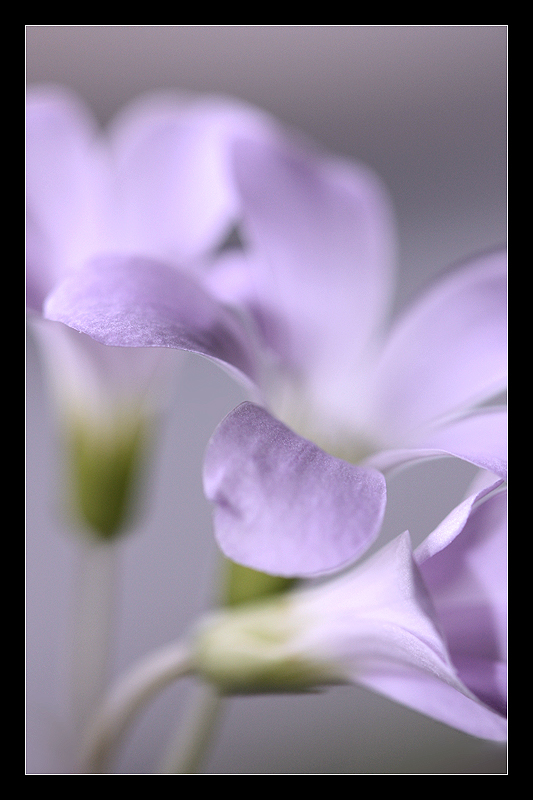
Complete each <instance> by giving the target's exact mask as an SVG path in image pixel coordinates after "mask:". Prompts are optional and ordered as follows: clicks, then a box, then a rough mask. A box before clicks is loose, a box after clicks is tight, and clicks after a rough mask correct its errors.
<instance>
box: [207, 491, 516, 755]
mask: <svg viewBox="0 0 533 800" xmlns="http://www.w3.org/2000/svg"><path fill="white" fill-rule="evenodd" d="M498 484H501V481H499V482H498V483H496V484H493V485H491V486H490V487H488V488H485V489H484V490H482V491H480V492H476V493H475V494H473V495H472V496H470V497H469V498H468V499H467V500H465V501H464V502H463V503H462V504H460V505H459V506H458V507H457V508H455V509H454V510H453V511H452V513H451V514H450V515H449V516H448V517H447V518H446V519H445V520H444V521H443V522H442V523H441V524H440V525H439V526H438V528H437V529H436V530H435V531H433V533H431V534H430V536H429V537H428V538H427V539H426V540H425V541H424V542H423V543H422V544H421V545H420V547H418V548H417V549H416V550H415V551H414V552H413V551H412V548H411V544H410V538H409V534H408V533H404V534H403V535H401V536H399V537H398V538H396V539H395V540H393V541H392V542H391V543H389V544H388V545H386V546H385V547H383V548H382V549H381V550H380V551H378V552H377V553H376V554H375V555H374V556H372V557H370V558H369V559H368V560H367V561H366V562H363V563H361V564H359V565H357V566H356V567H352V568H351V569H350V571H348V572H345V573H344V574H342V575H337V576H335V577H332V578H328V579H327V580H326V581H325V582H322V583H320V584H315V585H308V586H305V587H303V588H299V589H297V590H291V591H289V592H287V593H286V594H284V595H280V596H278V597H276V598H273V599H271V600H269V601H268V602H256V603H251V604H249V605H245V606H242V607H240V608H237V609H234V610H229V611H221V612H218V613H217V614H215V615H213V616H212V617H211V618H209V619H207V620H205V621H204V622H203V624H202V626H201V627H200V628H199V631H198V634H197V637H196V639H195V642H194V647H193V652H194V654H195V655H194V657H193V670H196V671H197V672H199V673H200V674H201V675H203V676H204V677H205V678H206V679H207V680H209V681H211V682H213V683H214V684H215V685H217V686H218V687H219V689H220V690H221V691H222V692H223V693H227V694H235V693H237V694H246V693H254V692H263V693H264V692H279V691H305V690H306V689H307V690H309V689H316V688H319V687H324V686H327V685H331V684H340V683H357V684H360V685H362V686H364V687H366V688H368V689H371V690H373V691H375V692H378V693H380V694H383V695H385V696H386V697H389V698H391V699H393V700H395V701H397V702H399V703H402V704H403V705H406V706H409V707H410V708H413V709H415V710H417V711H419V712H421V713H423V714H426V715H427V716H430V717H433V718H434V719H436V720H439V721H441V722H444V723H446V724H447V725H450V726H452V727H455V728H458V729H460V730H462V731H465V732H466V733H469V734H471V735H473V736H478V737H481V738H486V739H492V740H496V741H503V740H504V739H505V738H506V728H507V725H506V615H507V600H506V548H507V525H506V508H507V505H506V492H505V491H499V490H498ZM273 502H274V503H275V502H276V499H275V498H274V499H273ZM316 513H317V516H320V513H321V512H320V509H319V510H317V512H316ZM327 521H328V511H327V509H325V516H324V519H323V522H324V524H325V525H326V524H327ZM301 522H302V525H305V524H306V519H305V518H304V517H302V520H301ZM349 526H350V520H349V519H347V520H346V527H349Z"/></svg>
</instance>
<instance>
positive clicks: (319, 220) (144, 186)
mask: <svg viewBox="0 0 533 800" xmlns="http://www.w3.org/2000/svg"><path fill="white" fill-rule="evenodd" d="M199 109H200V110H198V108H197V107H196V106H194V105H193V110H192V111H190V110H189V112H188V113H189V117H187V120H188V122H187V125H185V130H186V133H187V135H184V136H182V138H181V139H180V136H179V135H177V136H176V132H175V129H176V124H175V123H174V127H173V128H172V130H173V131H174V135H173V136H171V137H170V138H169V137H168V135H167V127H165V125H166V122H167V120H166V118H165V115H163V120H164V122H165V125H162V123H161V115H160V114H159V115H158V113H155V112H154V111H153V109H150V108H149V109H148V110H146V109H145V111H144V112H143V114H141V118H140V119H141V121H140V123H139V122H136V123H135V124H133V125H132V124H131V119H130V120H127V121H126V123H123V124H122V127H119V131H121V133H120V135H118V136H117V135H115V137H114V138H112V140H111V141H112V142H113V147H112V148H111V155H112V156H113V159H114V160H113V163H112V166H113V170H111V183H110V182H109V180H110V179H109V176H108V179H107V182H105V181H104V182H103V184H102V182H101V181H100V182H99V183H98V185H97V187H96V189H94V188H93V182H94V181H93V180H92V177H91V176H90V177H91V180H89V187H90V188H91V191H89V192H87V193H85V190H84V189H83V188H80V185H78V184H81V187H83V184H84V181H85V179H86V178H87V176H88V174H89V173H90V170H89V169H88V167H87V164H86V160H87V158H88V157H87V154H86V151H87V149H88V148H89V151H90V153H91V154H92V152H93V150H94V137H88V136H87V133H86V132H85V133H84V135H83V136H81V137H80V135H79V132H78V129H79V122H76V125H74V123H73V116H72V114H71V113H67V114H64V113H63V116H62V117H61V119H62V125H63V128H64V129H65V130H66V131H67V133H68V136H70V137H72V138H73V139H74V140H75V142H76V147H77V150H76V152H75V155H76V158H72V159H71V161H70V162H69V165H70V167H71V169H70V171H69V172H68V181H71V182H72V183H73V184H75V186H76V190H75V191H74V197H76V196H77V195H76V192H80V193H81V194H82V195H83V201H84V205H83V208H84V209H86V208H94V207H96V209H97V211H98V214H97V216H98V220H99V224H100V225H101V226H102V225H103V227H104V229H105V235H104V236H103V237H101V238H98V236H96V235H94V234H93V230H92V228H94V225H93V226H92V227H91V226H89V227H90V228H91V230H90V232H89V233H88V234H87V233H86V231H85V227H87V222H86V216H83V217H82V218H83V220H84V226H85V227H84V229H83V230H82V232H81V234H79V231H77V229H76V221H77V220H78V218H79V215H76V214H72V219H71V218H70V216H69V215H68V214H67V216H66V218H65V220H62V218H61V216H59V217H58V215H57V214H53V215H51V216H53V223H54V224H53V225H52V226H51V227H52V228H53V229H54V234H55V236H56V238H57V239H58V240H61V234H62V233H65V232H66V233H68V235H69V237H70V238H68V241H72V242H74V250H75V251H76V259H75V265H74V268H71V261H70V260H68V259H67V261H66V262H65V261H64V259H63V261H62V262H61V266H58V267H55V271H54V279H53V280H51V279H50V280H49V281H48V283H47V285H46V287H45V288H44V289H43V288H42V287H40V286H36V291H37V290H40V297H41V298H42V299H43V303H44V304H43V309H44V316H45V317H46V318H47V319H48V320H54V321H56V322H57V321H59V322H62V323H64V324H65V326H68V327H70V328H72V329H74V330H75V331H81V332H83V333H84V334H86V335H87V336H89V337H91V338H92V339H94V340H96V342H100V343H102V344H104V345H121V346H123V347H129V348H150V347H151V348H154V347H155V348H175V349H182V350H189V351H192V352H196V353H199V354H201V355H204V356H207V357H208V358H211V359H213V360H215V361H216V362H218V363H219V364H222V365H223V366H226V367H227V368H228V369H230V370H231V371H233V373H234V374H235V375H237V376H238V377H240V378H241V379H242V380H243V381H244V382H245V384H246V385H247V386H248V387H249V389H250V392H251V397H252V399H254V400H255V401H257V402H258V403H259V404H260V405H257V406H247V407H246V409H247V410H246V421H245V422H242V419H243V418H242V416H240V414H242V412H239V415H237V416H236V417H233V418H232V420H233V422H232V425H231V426H230V425H226V426H225V427H224V428H222V429H220V430H219V431H218V433H217V442H218V443H219V444H218V445H217V447H216V449H215V448H212V450H211V456H210V458H209V461H208V464H207V466H206V473H205V474H206V486H207V487H208V489H207V494H208V496H209V497H210V498H211V499H214V500H215V501H217V502H218V504H219V507H220V504H221V496H222V495H221V492H220V491H219V488H220V487H219V479H220V477H221V476H223V479H224V481H225V484H226V486H225V489H224V503H225V504H226V509H230V510H231V511H232V514H233V517H232V524H231V535H230V536H227V535H226V533H225V532H223V531H222V530H221V528H220V525H219V524H218V523H217V525H216V531H215V532H216V534H217V538H218V540H219V543H220V544H221V546H222V548H223V550H224V552H225V553H226V555H227V556H229V557H230V558H232V559H233V560H236V561H241V562H242V563H244V564H246V565H247V566H251V567H254V568H256V569H259V570H263V571H272V572H276V573H279V574H296V575H307V574H315V573H317V572H321V571H329V570H332V569H337V568H339V567H341V566H343V565H344V564H346V563H348V562H349V561H350V560H354V559H355V558H357V557H358V556H359V555H360V554H361V552H362V551H363V550H365V549H366V548H367V547H368V546H369V545H370V543H371V542H372V540H373V539H374V538H375V536H376V535H377V531H378V530H379V526H380V523H381V518H382V515H383V509H384V503H385V484H384V480H383V478H382V477H381V476H380V475H379V473H377V472H376V471H375V469H374V468H377V469H379V470H381V471H386V470H390V469H393V468H396V467H399V466H403V465H404V464H406V463H410V462H412V461H414V460H417V459H421V458H433V457H436V456H439V455H454V456H458V457H460V458H464V459H466V460H468V461H471V462H472V463H474V464H476V465H477V466H479V467H482V468H484V469H489V470H492V471H493V472H495V473H496V474H497V475H503V474H504V473H505V464H506V461H505V459H506V456H505V441H506V436H505V424H506V416H505V412H504V410H503V409H502V408H500V407H497V408H492V407H490V406H488V405H487V403H488V401H490V400H491V398H492V397H493V396H495V395H496V394H497V393H498V392H500V391H501V390H502V389H503V388H504V387H505V384H506V347H505V309H506V303H505V289H506V278H505V269H506V256H505V252H504V251H498V252H493V253H490V254H487V255H484V256H481V257H479V258H477V259H474V260H473V261H471V262H470V263H467V264H465V265H464V266H463V267H461V268H457V269H455V270H454V271H452V272H451V273H450V274H448V275H446V276H444V277H443V278H442V279H441V280H440V281H439V282H438V283H437V284H436V285H435V286H434V287H433V288H432V289H431V290H430V291H429V292H428V293H426V295H425V296H423V297H422V298H421V299H420V300H419V301H418V302H417V303H415V304H414V306H413V308H412V309H411V310H410V311H408V312H407V313H406V314H405V315H404V317H403V318H402V319H400V320H399V321H398V322H395V324H394V325H393V326H392V328H390V329H389V327H388V324H387V315H388V312H389V306H390V301H391V296H392V290H393V280H394V268H395V241H394V240H395V232H394V224H393V220H392V214H391V210H390V203H389V199H388V196H387V193H386V192H385V190H384V189H383V187H382V186H381V184H380V182H379V180H378V179H377V178H376V177H375V176H374V175H373V174H372V173H371V172H369V171H368V170H366V169H365V168H362V167H360V166H359V165H356V164H352V163H350V162H346V161H344V160H342V159H333V158H330V157H327V156H323V155H322V154H319V153H317V152H316V151H315V150H314V149H313V148H311V147H310V146H309V145H308V144H307V143H304V142H302V141H300V140H299V139H297V138H296V137H295V136H294V135H293V134H292V133H291V134H289V133H288V132H286V131H284V130H282V129H281V128H280V127H279V126H278V125H276V124H275V123H274V122H273V121H272V120H270V119H269V118H268V117H265V116H264V115H261V114H259V113H258V112H257V111H255V110H254V109H249V108H243V107H242V106H239V107H238V108H237V109H235V108H234V107H233V106H231V105H230V106H229V107H227V106H226V105H225V104H224V103H222V104H220V103H215V104H214V106H210V105H209V103H208V104H207V110H206V106H205V104H204V105H202V103H200V105H199ZM191 115H192V118H193V119H192V122H191V121H190V116H191ZM180 119H181V117H180ZM198 119H199V120H200V121H199V122H198ZM221 120H222V122H221ZM37 121H38V124H37V125H36V126H35V128H36V134H35V138H36V139H37V141H38V142H39V147H40V148H43V147H44V145H43V144H42V142H41V138H43V137H44V136H45V134H46V130H45V129H44V127H43V123H42V119H40V118H38V120H37ZM76 126H77V127H76ZM171 127H172V126H171ZM177 128H178V134H179V132H180V131H181V128H180V126H179V125H178V126H177ZM97 141H98V142H100V141H101V140H100V139H98V140H97ZM30 146H31V141H30ZM39 147H36V150H37V151H38V152H39ZM47 147H48V148H52V149H53V150H55V149H57V147H58V142H57V140H55V139H54V137H53V136H52V137H51V139H50V142H49V143H48V145H47ZM206 148H207V153H208V156H209V157H206V156H205V151H206ZM74 149H75V148H74ZM78 151H79V152H78ZM213 152H214V153H215V156H213ZM91 157H92V156H91ZM108 159H109V154H108ZM213 161H214V165H215V166H214V167H213ZM32 164H33V161H31V162H30V164H29V169H28V171H29V173H30V178H31V173H32V169H33V167H32ZM106 164H107V162H106ZM198 164H199V167H198V170H196V172H195V168H196V167H197V165H198ZM221 165H222V166H221ZM181 170H184V171H185V176H186V177H185V180H184V181H183V180H182V178H181ZM106 174H108V173H107V172H106ZM68 181H67V184H68ZM195 181H196V182H195ZM64 183H65V181H63V182H59V183H58V186H57V189H56V188H54V191H53V192H52V196H53V200H54V202H56V203H58V202H59V201H60V198H61V197H63V198H64V197H65V194H64V191H63V190H64ZM68 185H70V184H68ZM30 186H31V181H30ZM38 188H39V191H40V194H39V192H38V193H37V194H38V197H39V198H40V199H41V201H43V203H44V205H45V206H46V202H47V192H48V191H49V186H48V185H46V184H44V182H43V181H41V183H40V185H39V187H38ZM182 190H183V191H182ZM185 190H186V191H185ZM211 190H212V192H213V196H212V197H211V194H210V192H211ZM187 192H190V193H191V196H192V201H191V202H189V201H188V200H187V199H186V197H185V196H186V195H187ZM86 194H87V196H85V195H86ZM95 195H97V196H98V202H97V203H96V206H94V197H95ZM102 197H103V200H102ZM176 197H177V198H178V199H177V200H176ZM184 198H185V199H184ZM30 200H31V194H30ZM204 204H205V205H204ZM102 210H103V213H102ZM196 214H199V215H200V220H197V219H196ZM102 217H103V221H102ZM89 218H91V217H90V215H89ZM190 224H191V225H192V232H191V233H190V235H188V234H187V232H188V226H189V225H190ZM231 224H234V225H236V226H237V228H238V231H239V235H240V240H241V244H242V246H241V247H240V248H236V249H233V250H229V251H227V252H223V253H222V254H217V256H216V257H212V258H206V256H205V253H206V251H209V247H210V246H211V247H212V245H213V243H214V242H215V241H220V238H221V232H222V231H223V230H224V231H226V230H228V229H229V226H230V225H231ZM54 225H55V227H54ZM97 227H98V226H97ZM116 231H118V234H117V235H118V238H117V239H116V240H115V239H114V237H115V232H116ZM181 233H183V234H184V237H185V245H183V247H182V248H181V249H180V248H179V247H178V246H177V243H179V244H180V242H179V235H181ZM79 235H81V240H82V244H81V245H80V243H79V242H78V241H77V237H78V236H79ZM30 237H31V241H32V248H33V249H34V250H35V251H36V252H37V253H38V254H39V256H40V260H41V262H42V264H44V265H45V267H46V269H48V264H49V261H47V258H48V251H47V249H46V247H45V246H44V244H45V243H43V237H42V236H41V226H39V225H37V224H36V225H32V226H31V228H30ZM87 242H89V244H90V246H87ZM95 242H97V244H98V246H97V247H96V246H95ZM63 246H64V245H63ZM30 249H31V248H30ZM78 250H81V252H80V253H78V252H77V251H78ZM65 264H66V265H67V266H65ZM37 267H38V268H36V269H35V270H34V273H35V274H37V275H38V274H40V270H41V264H40V263H38V264H37ZM30 288H31V287H30ZM121 352H122V350H121ZM260 406H263V408H261V407H260ZM265 408H266V409H268V410H269V412H271V413H272V414H273V415H274V417H275V418H276V419H274V418H272V417H270V416H269V415H268V414H266V413H265V411H264V409H265ZM254 418H255V421H254ZM276 420H281V421H282V422H283V423H286V424H287V425H289V426H290V429H291V430H294V431H296V432H297V433H298V434H300V435H301V436H303V437H305V440H304V439H301V438H300V439H292V438H291V435H290V431H289V433H286V431H288V430H289V429H285V427H284V426H281V427H280V426H279V425H278V423H277V421H276ZM241 424H242V425H243V427H241V428H240V427H239V426H241ZM254 426H256V427H257V431H258V432H259V433H258V435H255V434H254V433H253V432H252V431H253V428H254ZM274 429H275V432H274V434H273V435H274V439H275V442H276V443H283V442H285V445H283V446H282V447H281V448H280V449H279V450H278V451H277V452H275V451H274V450H271V451H269V452H270V455H269V456H268V457H266V458H263V456H264V452H263V444H260V445H259V446H258V447H257V448H256V452H255V455H256V456H257V458H256V460H255V465H254V467H253V469H256V470H257V471H258V474H260V473H261V472H262V471H263V473H262V474H263V478H267V477H268V474H267V471H268V470H269V469H270V468H271V463H272V460H276V461H277V460H278V459H282V460H283V459H285V466H286V472H287V476H288V477H287V486H286V491H287V496H289V495H290V493H291V491H292V489H291V483H290V474H291V469H292V466H291V465H292V464H293V463H294V458H295V448H296V451H298V452H299V453H300V455H299V456H298V460H299V463H300V464H301V465H303V466H304V467H305V470H306V471H307V473H308V475H309V476H311V474H312V467H310V466H308V465H307V466H306V464H307V459H308V458H309V455H310V453H311V454H312V458H313V459H318V461H320V462H321V461H323V460H324V459H327V458H328V457H327V456H326V454H325V453H322V452H321V454H320V455H318V450H317V449H316V450H315V449H314V445H311V442H316V443H317V444H319V445H320V447H321V448H323V449H324V450H325V451H327V452H328V453H333V454H335V456H338V457H340V458H341V459H346V460H348V461H351V462H357V463H359V464H360V466H357V467H354V466H350V465H348V464H344V462H343V466H342V470H344V473H345V474H344V477H343V480H345V481H346V485H348V484H349V485H350V486H351V491H352V492H353V493H354V494H353V498H354V502H357V499H358V498H359V500H360V503H359V507H360V509H361V510H360V512H359V514H358V515H357V517H353V524H354V530H353V531H352V534H351V543H350V542H349V541H348V540H347V538H346V536H345V535H341V534H340V529H339V527H338V523H339V522H340V518H341V516H342V515H340V514H338V515H337V517H335V515H334V514H333V515H332V525H331V526H330V528H328V529H327V530H326V531H322V532H321V537H322V538H323V540H328V541H324V544H323V546H322V548H321V547H320V545H319V543H318V541H315V545H314V547H315V549H314V551H313V552H311V550H310V549H309V548H306V547H301V546H300V545H301V541H300V539H299V538H298V537H297V538H296V539H295V540H294V541H292V542H291V543H281V542H280V541H279V537H280V535H282V534H281V533H280V531H281V529H280V528H279V527H276V526H269V529H268V531H267V526H264V531H265V540H264V541H263V543H262V546H261V547H259V546H257V547H253V548H252V547H250V545H249V541H248V539H247V537H248V536H249V530H250V527H249V525H248V517H247V516H246V514H244V515H242V514H241V508H240V507H239V503H240V502H241V500H242V499H243V498H244V497H245V495H246V492H245V491H244V487H245V486H246V481H247V478H246V472H245V470H244V469H243V468H242V461H243V459H244V458H246V459H247V461H248V464H250V460H249V456H250V455H251V451H253V450H254V447H255V444H254V443H257V442H258V441H259V438H260V436H261V435H262V433H264V432H266V433H267V435H271V432H272V430H274ZM269 431H270V432H269ZM225 437H228V438H227V442H226V444H225V443H224V439H225ZM309 440H310V441H309ZM296 442H298V444H297V445H296V444H295V443H296ZM241 447H242V448H243V450H242V454H241V455H239V452H238V451H239V448H241ZM216 454H218V456H219V457H217V455H216ZM331 459H332V460H331V461H330V462H329V470H330V471H331V474H332V475H333V474H334V473H335V471H336V470H338V469H341V468H340V466H339V464H338V461H337V460H335V459H333V457H331ZM361 462H363V463H361ZM294 474H299V473H298V472H297V473H294ZM348 475H349V477H348ZM315 482H316V481H315ZM311 483H313V481H312V480H311ZM337 485H338V484H337ZM233 493H235V496H233ZM346 494H348V492H346ZM255 500H259V498H258V497H257V496H256V497H255ZM263 500H264V503H263V505H261V504H260V503H259V504H258V505H257V506H255V507H253V508H252V506H253V502H254V501H253V500H252V498H250V499H249V500H248V501H247V507H248V510H249V511H250V510H251V511H252V513H253V514H254V515H255V516H256V517H261V516H262V515H263V512H264V511H265V504H266V505H268V497H266V496H265V497H264V498H263ZM287 502H288V501H287ZM308 502H311V503H312V502H313V500H312V495H311V494H310V493H308ZM340 507H342V504H341V506H340ZM365 509H366V510H365ZM235 512H237V513H235ZM267 514H268V512H267ZM222 518H223V515H221V514H218V515H217V519H219V520H220V519H222ZM266 518H268V516H267V517H266ZM356 519H357V526H356V522H355V521H356ZM241 522H242V524H241ZM355 527H357V530H355ZM227 530H229V527H228V526H226V529H225V531H227ZM328 537H329V539H328ZM269 538H270V544H269V541H268V539H269ZM316 538H317V539H319V538H320V537H316ZM289 554H292V555H291V556H290V555H289Z"/></svg>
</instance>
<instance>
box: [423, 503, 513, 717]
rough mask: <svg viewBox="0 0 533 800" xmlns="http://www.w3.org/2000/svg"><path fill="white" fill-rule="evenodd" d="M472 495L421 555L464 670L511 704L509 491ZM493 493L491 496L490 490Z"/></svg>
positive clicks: (491, 696)
mask: <svg viewBox="0 0 533 800" xmlns="http://www.w3.org/2000/svg"><path fill="white" fill-rule="evenodd" d="M489 492H490V487H489V489H485V490H483V491H481V492H479V493H477V494H475V495H473V496H472V497H470V498H468V499H467V500H466V501H465V502H464V503H463V504H462V505H461V506H459V507H458V508H457V509H455V510H454V512H452V514H450V515H449V516H448V517H447V518H446V519H445V520H444V522H442V523H441V525H439V527H438V528H437V529H436V530H435V531H434V532H433V533H432V534H431V535H430V536H429V537H428V538H427V539H426V541H425V542H423V543H422V545H420V547H419V548H418V549H417V551H416V560H417V562H418V564H419V567H420V571H421V573H422V575H423V578H424V581H425V583H426V585H427V587H428V589H429V591H430V593H431V596H432V598H433V602H434V605H435V608H436V611H437V614H438V617H439V620H440V623H441V625H442V626H443V628H444V631H445V634H446V638H447V642H448V646H449V650H450V653H451V656H452V659H453V662H454V664H455V666H456V667H457V669H458V673H459V676H460V677H461V678H462V680H463V681H464V683H465V684H466V685H467V686H469V688H470V689H471V690H472V691H473V692H475V693H476V695H478V696H479V697H481V698H482V699H483V700H484V702H485V703H487V704H488V705H490V706H491V707H492V708H494V709H495V710H497V711H499V712H500V713H502V714H503V713H505V709H506V698H507V694H506V685H505V665H506V645H507V558H506V556H507V493H506V492H504V491H500V492H496V493H494V492H493V493H492V494H489ZM487 495H488V496H487Z"/></svg>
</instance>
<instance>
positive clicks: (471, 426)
mask: <svg viewBox="0 0 533 800" xmlns="http://www.w3.org/2000/svg"><path fill="white" fill-rule="evenodd" d="M446 456H454V457H456V458H460V459H462V460H463V461H468V462H469V463H471V464H475V466H477V467H480V468H481V469H485V470H489V471H490V472H493V473H494V474H495V475H498V476H499V477H501V478H506V477H507V410H506V409H501V408H481V409H479V410H478V411H476V412H473V413H472V414H470V415H468V416H466V417H463V418H462V419H458V420H454V421H453V422H450V423H449V424H448V425H443V426H442V427H441V428H437V429H435V430H433V431H431V433H430V434H428V435H426V437H425V438H423V439H422V440H421V441H420V442H417V446H416V447H412V448H410V449H409V450H385V451H383V452H381V453H377V454H376V455H373V456H372V457H371V458H369V459H368V461H367V463H368V464H369V465H371V466H373V467H375V468H376V469H379V470H381V471H382V472H386V473H388V474H389V473H391V472H392V471H396V470H398V469H403V468H404V467H407V466H409V465H410V464H414V463H417V462H419V461H424V460H426V459H433V458H442V457H446Z"/></svg>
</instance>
